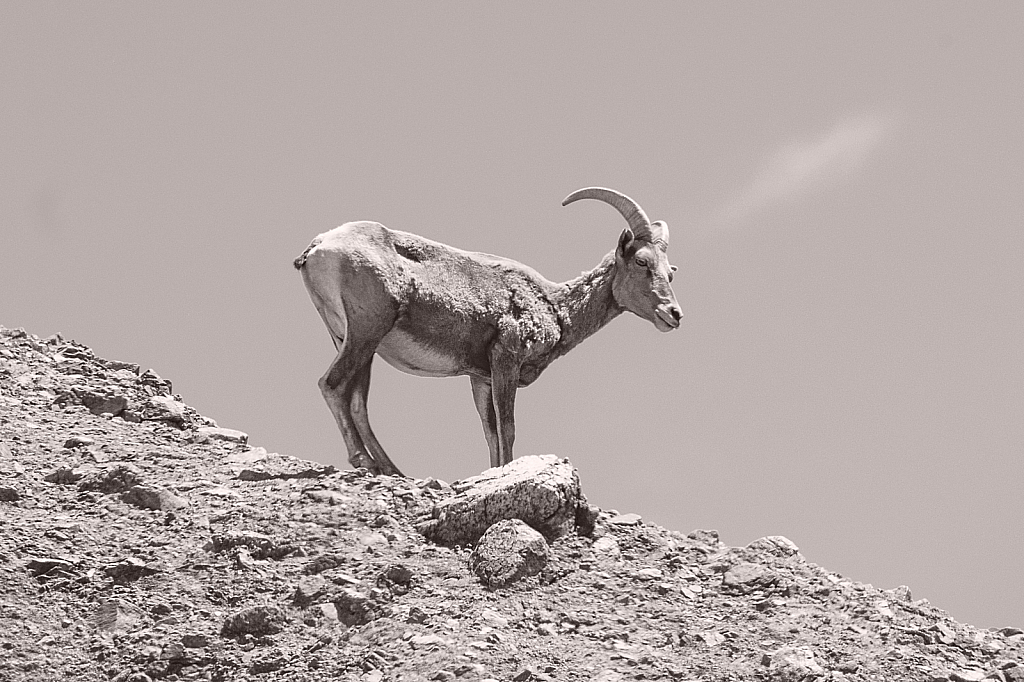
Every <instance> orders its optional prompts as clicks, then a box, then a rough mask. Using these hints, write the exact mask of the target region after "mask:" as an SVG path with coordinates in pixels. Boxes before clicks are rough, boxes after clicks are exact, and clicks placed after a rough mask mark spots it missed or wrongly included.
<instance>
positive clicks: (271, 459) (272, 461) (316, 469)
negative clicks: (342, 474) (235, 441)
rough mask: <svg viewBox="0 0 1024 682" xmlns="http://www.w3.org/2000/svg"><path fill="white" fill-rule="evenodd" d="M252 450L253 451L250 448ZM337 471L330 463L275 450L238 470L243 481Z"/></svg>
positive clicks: (303, 476) (308, 476) (306, 475)
mask: <svg viewBox="0 0 1024 682" xmlns="http://www.w3.org/2000/svg"><path fill="white" fill-rule="evenodd" d="M260 449H262V448H260ZM250 452H252V451H251V450H250ZM264 452H266V451H264ZM336 471H337V469H336V468H334V467H333V466H331V465H330V464H319V463H317V462H310V461H308V460H304V459H299V458H297V457H289V456H287V455H279V454H277V453H276V452H274V453H270V454H268V455H266V456H265V457H263V458H262V459H260V460H259V461H257V462H254V463H253V464H251V465H250V466H247V467H245V468H243V469H242V470H241V471H239V472H238V476H237V478H238V479H239V480H241V481H266V480H270V479H273V478H318V477H320V476H328V475H330V474H333V473H334V472H336Z"/></svg>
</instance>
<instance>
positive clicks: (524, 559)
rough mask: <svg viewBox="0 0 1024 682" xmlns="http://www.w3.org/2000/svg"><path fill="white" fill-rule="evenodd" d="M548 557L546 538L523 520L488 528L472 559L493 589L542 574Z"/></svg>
mask: <svg viewBox="0 0 1024 682" xmlns="http://www.w3.org/2000/svg"><path fill="white" fill-rule="evenodd" d="M548 555H549V549H548V543H547V541H545V540H544V536H543V535H541V534H540V533H538V532H537V531H535V530H534V529H533V528H530V527H529V526H528V525H526V524H525V523H523V522H522V521H520V520H519V519H508V520H505V521H499V522H498V523H496V524H494V525H493V526H491V527H490V528H488V529H487V531H486V532H485V533H484V534H483V536H482V537H481V538H480V542H479V543H477V546H476V549H474V550H473V553H472V554H471V555H470V557H469V567H470V569H471V570H472V571H473V573H475V574H476V576H477V577H478V578H480V581H481V582H483V583H484V584H485V585H487V586H488V587H490V588H492V589H493V588H498V587H505V586H506V585H509V584H511V583H514V582H516V581H517V580H521V579H522V578H525V577H527V576H531V575H536V574H538V573H540V572H541V570H543V568H544V566H545V565H546V564H547V562H548Z"/></svg>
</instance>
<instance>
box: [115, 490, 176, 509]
mask: <svg viewBox="0 0 1024 682" xmlns="http://www.w3.org/2000/svg"><path fill="white" fill-rule="evenodd" d="M121 500H122V501H123V502H125V503H126V504H131V505H134V506H136V507H141V508H142V509H153V510H156V511H174V510H175V509H181V508H182V507H187V506H188V500H186V499H185V498H183V497H179V496H178V495H175V494H174V493H172V492H171V491H169V490H167V489H165V488H160V487H158V486H152V485H133V486H132V487H131V488H129V489H128V490H126V491H125V492H123V493H121Z"/></svg>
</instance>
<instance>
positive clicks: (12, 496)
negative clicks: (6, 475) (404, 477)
mask: <svg viewBox="0 0 1024 682" xmlns="http://www.w3.org/2000/svg"><path fill="white" fill-rule="evenodd" d="M20 499H21V493H20V492H18V489H17V488H12V487H11V486H9V485H0V502H17V501H18V500H20Z"/></svg>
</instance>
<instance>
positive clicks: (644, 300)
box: [562, 187, 683, 332]
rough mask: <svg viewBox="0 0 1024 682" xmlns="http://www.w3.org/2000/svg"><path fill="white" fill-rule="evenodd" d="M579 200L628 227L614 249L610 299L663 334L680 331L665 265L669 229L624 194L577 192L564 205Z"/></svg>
mask: <svg viewBox="0 0 1024 682" xmlns="http://www.w3.org/2000/svg"><path fill="white" fill-rule="evenodd" d="M579 199H597V200H598V201H603V202H605V203H607V204H610V205H611V206H613V207H614V208H615V209H616V210H617V211H618V212H619V213H620V214H621V215H622V217H623V218H625V219H626V223H627V224H628V225H629V227H627V228H626V229H624V230H623V231H622V234H620V235H619V243H618V245H617V246H616V248H615V276H614V279H613V281H612V295H613V296H614V297H615V302H616V303H617V304H618V305H620V306H621V307H622V308H624V309H626V310H628V311H629V312H631V313H633V314H634V315H637V316H639V317H642V318H643V319H645V320H648V321H649V322H651V323H652V324H654V326H655V327H656V328H657V329H658V330H659V331H663V332H667V331H672V330H673V329H676V328H677V327H679V320H680V319H681V318H682V316H683V312H682V310H681V309H680V308H679V304H678V303H677V302H676V295H675V292H673V291H672V273H673V272H675V270H676V268H675V266H673V265H670V264H669V262H668V239H669V231H668V225H667V224H665V223H664V222H663V221H661V220H658V221H655V222H651V221H650V219H649V218H648V217H647V214H646V213H644V211H643V209H642V208H640V205H639V204H637V203H636V202H635V201H633V200H632V199H630V198H629V197H627V196H626V195H625V194H622V193H620V192H616V191H615V190H612V189H606V188H604V187H587V188H584V189H580V190H576V191H575V192H573V193H572V194H570V195H569V196H567V197H566V198H565V199H564V200H563V201H562V205H563V206H566V205H568V204H571V203H572V202H574V201H578V200H579Z"/></svg>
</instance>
